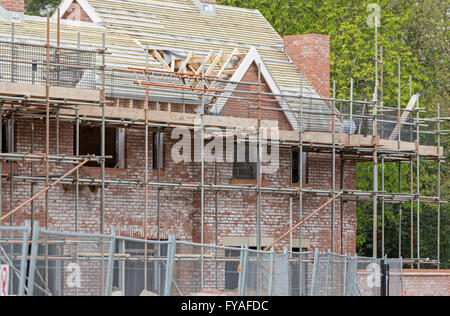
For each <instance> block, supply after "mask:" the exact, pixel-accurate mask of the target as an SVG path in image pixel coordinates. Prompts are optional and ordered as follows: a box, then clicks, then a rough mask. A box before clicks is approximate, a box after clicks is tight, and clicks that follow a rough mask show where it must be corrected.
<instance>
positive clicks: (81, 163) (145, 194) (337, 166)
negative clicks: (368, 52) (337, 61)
mask: <svg viewBox="0 0 450 316" xmlns="http://www.w3.org/2000/svg"><path fill="white" fill-rule="evenodd" d="M0 5H2V6H1V7H0V52H1V55H0V58H1V59H0V73H1V77H0V99H1V103H0V111H1V114H2V120H1V132H2V145H1V146H2V151H1V152H2V154H1V159H2V164H1V174H2V181H1V194H2V197H1V199H0V201H1V208H0V209H1V212H2V213H1V216H2V217H1V221H2V225H5V224H6V225H11V226H13V225H23V223H24V222H25V221H26V220H30V221H31V222H32V223H33V222H34V221H39V223H40V224H41V226H42V227H44V228H46V229H51V230H55V231H62V232H84V233H102V234H103V233H106V234H108V233H110V232H111V231H112V230H114V231H115V232H116V233H117V234H118V235H120V236H123V237H132V238H137V239H145V240H156V241H161V240H162V241H166V240H168V239H169V236H175V237H176V238H177V240H180V241H187V242H194V243H200V244H214V245H220V246H226V247H240V246H241V245H244V244H245V245H248V246H249V247H251V248H254V249H256V250H263V249H266V248H267V249H268V248H273V247H274V249H275V250H276V251H278V252H281V251H282V249H283V248H285V247H286V246H287V247H288V248H289V251H313V250H315V249H319V250H320V251H329V250H330V251H331V252H333V253H338V254H350V255H354V254H355V253H356V230H357V220H356V203H358V202H371V203H372V204H373V209H374V217H376V216H377V214H378V212H379V205H380V204H381V202H382V203H383V204H384V203H395V204H398V205H399V209H400V213H399V216H401V205H402V204H406V203H407V204H409V203H411V205H413V204H414V205H415V206H416V205H417V208H418V209H419V208H420V203H437V204H438V205H439V207H440V205H441V203H444V202H443V201H441V199H440V197H439V195H437V196H434V197H424V196H421V194H420V191H413V189H411V191H410V192H404V193H399V192H396V193H389V192H385V191H384V189H382V186H381V185H380V184H379V183H378V177H374V178H375V179H374V188H373V190H371V191H370V192H362V191H359V190H357V188H356V172H357V170H356V165H357V163H358V162H364V161H370V162H372V163H373V166H374V167H373V169H374V174H375V175H378V174H379V173H381V164H382V163H383V167H384V164H385V163H400V162H401V163H409V164H410V165H411V177H413V181H416V180H417V181H419V176H420V175H419V171H418V173H417V175H416V174H413V164H416V169H415V170H419V166H420V160H426V161H432V162H435V163H437V164H440V163H441V160H442V159H443V148H442V147H440V140H437V141H436V143H434V144H433V145H432V146H429V144H428V145H427V144H421V143H420V141H419V140H420V137H419V127H418V126H419V123H421V122H422V121H421V119H420V116H419V112H420V111H419V96H418V95H411V101H410V102H409V104H407V105H401V104H399V107H398V108H387V107H383V108H381V105H382V100H381V101H380V100H379V99H378V97H379V90H380V87H379V86H378V83H377V82H378V81H377V80H375V81H374V82H375V84H374V86H375V91H376V92H375V97H373V100H371V101H357V100H354V98H353V95H351V98H350V99H349V100H340V99H336V97H335V96H336V87H334V88H333V89H330V87H331V86H333V85H332V84H331V83H330V38H329V36H326V35H319V34H307V35H292V36H286V37H284V38H282V37H280V36H279V34H278V33H277V32H276V31H275V30H274V29H273V28H272V26H271V25H270V24H269V23H268V22H267V21H266V19H265V18H264V17H263V16H262V15H261V13H260V12H259V11H257V10H248V9H240V8H233V7H226V6H220V5H216V3H215V1H214V0H213V1H211V0H208V1H207V0H168V1H150V0H148V1H147V0H146V1H144V0H140V1H139V0H129V1H125V0H98V1H97V0H64V1H62V3H61V4H60V6H59V7H58V10H57V11H56V12H55V13H54V14H53V16H52V17H51V18H49V19H47V18H42V17H35V16H27V15H24V13H23V11H24V0H16V1H13V0H11V1H0ZM376 64H377V65H376V68H377V69H378V67H379V65H380V64H379V61H377V62H376ZM377 75H378V70H377ZM352 87H353V83H352ZM352 91H353V90H352ZM368 99H372V96H370V97H368ZM380 104H381V105H380ZM389 111H390V112H389ZM379 113H383V114H384V115H380V114H379ZM386 113H387V114H386ZM438 114H439V113H438ZM436 122H438V124H439V122H440V120H439V119H437V120H436ZM177 128H183V129H185V130H188V131H189V132H190V133H191V132H192V135H199V137H200V145H201V146H200V147H199V146H195V144H194V141H193V143H192V145H193V146H192V148H193V149H194V152H193V153H192V154H189V156H190V158H193V156H196V157H200V159H196V160H195V159H194V161H193V162H191V161H182V162H175V161H174V160H173V159H172V154H173V150H174V146H175V144H176V143H177V142H178V141H179V140H180V139H179V138H177V137H174V133H173V131H174V129H177ZM264 128H269V129H276V130H278V136H279V137H276V138H275V137H274V136H273V135H272V134H264V133H263V132H262V131H263V129H264ZM437 130H438V133H436V135H438V136H437V138H439V128H438V129H437ZM217 135H219V138H222V139H223V141H224V144H223V145H222V147H223V148H222V149H224V148H225V147H226V148H225V149H230V148H232V149H233V150H232V152H237V147H238V146H240V145H242V144H243V145H242V147H241V148H244V153H245V157H246V160H244V161H236V160H233V159H231V161H230V160H228V159H226V158H227V157H225V155H227V154H229V151H226V150H224V152H226V153H225V154H223V155H222V159H219V160H218V161H213V162H211V161H208V159H207V154H208V153H207V152H206V151H205V148H206V147H207V145H206V147H203V146H202V144H208V143H209V142H210V141H211V139H212V137H213V136H215V137H217ZM242 135H244V137H243V139H241V137H240V136H242ZM245 135H246V137H245ZM178 136H180V135H178ZM193 138H194V137H193ZM230 142H231V144H232V145H231V146H228V147H227V146H226V145H225V143H227V144H229V143H230ZM268 143H269V147H270V148H274V147H275V146H277V148H278V147H279V167H278V168H276V169H275V170H274V171H273V172H264V171H263V170H264V169H265V167H267V163H266V162H264V161H262V160H263V159H262V158H263V157H262V155H261V148H262V147H263V145H265V146H266V147H267V144H268ZM218 150H219V149H218V147H216V148H215V149H214V153H215V154H217V152H218ZM231 155H232V158H234V157H235V156H234V153H233V154H231ZM251 157H253V158H254V159H253V160H252V159H251ZM383 184H384V179H383ZM46 188H47V189H48V190H46ZM302 221H303V222H302ZM299 222H300V223H301V224H300V225H298V226H297V225H295V224H297V223H299ZM418 225H419V224H418ZM293 227H295V229H291V228H293ZM419 228H420V226H418V227H417V231H418V233H417V238H418V239H420V229H419ZM407 229H409V228H407ZM378 231H379V230H378V228H377V227H376V225H374V241H375V242H374V249H375V251H374V257H376V256H377V255H381V254H377V251H376V249H377V244H376V243H377V240H378V238H377V233H378ZM286 232H289V234H286ZM280 237H283V238H280ZM411 242H412V243H413V242H414V241H413V240H412V241H411ZM383 247H384V245H383ZM438 249H439V237H438ZM383 250H384V249H383ZM412 251H413V250H412V249H411V255H410V257H411V259H413V258H416V259H417V260H420V249H416V251H417V253H413V252H412ZM408 256H409V254H408ZM417 262H418V261H417ZM436 262H437V263H439V250H438V251H437V258H436ZM446 275H447V276H448V274H446ZM431 277H432V276H431ZM439 277H442V275H439ZM444 277H446V276H445V275H444ZM447 280H448V279H447ZM53 281H54V280H53ZM225 282H226V281H225ZM444 283H445V282H444ZM418 293H420V291H418ZM447 293H448V292H447Z"/></svg>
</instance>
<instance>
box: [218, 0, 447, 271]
mask: <svg viewBox="0 0 450 316" xmlns="http://www.w3.org/2000/svg"><path fill="white" fill-rule="evenodd" d="M372 2H374V1H372V0H370V1H351V0H342V1H335V0H324V1H313V0H301V1H294V2H293V1H289V0H277V1H271V0H218V3H221V4H227V5H233V6H238V7H245V8H252V9H259V10H260V11H261V13H262V14H263V15H264V16H265V17H266V19H267V20H268V21H269V22H270V23H271V24H272V26H274V28H275V29H276V30H277V31H278V32H279V34H280V35H282V36H284V35H292V34H306V33H321V34H328V35H330V36H331V77H332V79H333V80H335V81H336V83H337V87H338V90H339V93H338V97H340V98H348V97H349V82H350V78H354V79H355V98H356V99H360V100H361V99H365V98H368V99H372V93H373V91H374V73H375V69H374V68H375V67H374V29H373V28H371V27H369V25H367V18H368V17H369V15H370V13H371V12H370V11H367V8H368V5H369V4H370V3H372ZM377 3H378V4H379V5H380V6H381V14H382V16H381V26H380V29H379V31H380V34H379V45H380V47H383V55H384V58H383V59H384V63H383V66H384V67H383V68H384V99H383V101H384V105H386V106H393V107H396V106H397V86H398V82H397V81H398V79H397V68H398V60H399V59H401V66H402V76H401V86H402V99H401V104H402V105H403V106H405V104H406V103H407V102H408V99H409V75H411V76H412V81H413V86H412V89H413V91H414V93H417V92H419V93H420V94H421V105H422V106H425V108H426V109H427V110H428V111H429V112H430V114H429V116H430V117H435V116H436V114H437V113H436V105H437V103H440V104H441V116H447V117H448V116H450V107H449V106H448V104H449V101H450V100H449V92H450V86H449V85H450V78H449V72H448V69H449V68H450V67H449V66H450V65H449V50H450V49H449V48H450V43H449V38H448V37H449V32H448V28H449V24H448V16H449V12H450V9H449V1H448V0H436V1H427V0H417V1H406V0H379V1H377ZM435 127H436V126H435V125H434V126H430V127H429V129H431V130H433V129H436V128H435ZM441 129H443V130H448V129H449V124H448V122H447V123H442V127H441ZM425 138H426V137H422V141H426V140H427V139H425ZM433 140H435V138H434V137H433ZM433 145H435V143H434V144H433ZM442 145H443V146H444V148H445V150H446V156H448V154H449V148H450V146H449V145H450V144H449V137H444V136H443V137H442ZM420 168H421V169H420V170H421V183H420V185H421V193H422V194H423V195H427V194H428V195H430V196H435V195H436V178H437V170H436V164H421V166H420ZM415 170H416V169H415V167H414V169H413V172H414V174H415ZM380 173H381V172H380ZM441 174H442V176H443V178H442V199H443V200H447V201H448V200H449V199H450V190H449V187H450V177H449V174H450V168H449V163H443V164H442V173H441ZM385 176H386V183H387V184H390V186H391V187H390V188H386V190H390V192H396V190H398V188H397V187H398V180H397V179H398V166H397V164H387V165H386V166H385ZM401 179H402V192H409V189H410V188H409V166H407V165H404V166H402V167H401ZM357 182H358V189H361V190H366V191H371V190H372V165H371V164H370V163H369V164H359V165H358V179H357ZM379 182H380V183H381V178H380V179H379ZM413 189H414V192H415V190H416V187H415V183H414V187H413ZM416 207H417V205H416V204H414V205H413V210H412V212H413V215H414V216H413V220H414V221H415V223H416V221H417V218H416ZM420 209H421V213H420V217H421V218H420V219H421V254H422V255H421V256H423V257H430V258H436V239H437V231H436V230H437V228H436V227H437V226H436V221H437V216H436V215H437V213H436V211H437V208H436V205H429V204H421V208H420ZM402 211H403V216H402V225H403V227H404V228H405V227H407V228H409V226H410V216H409V215H410V212H411V206H410V205H409V203H407V204H404V205H402ZM441 212H442V217H441V221H442V222H441V226H442V227H441V251H442V260H441V262H442V265H441V267H443V268H445V267H446V268H449V267H450V222H449V221H450V210H449V207H448V206H445V205H443V206H442V210H441ZM379 214H381V206H380V209H379ZM357 217H358V234H357V248H358V253H359V254H361V255H369V256H371V255H372V225H373V223H372V220H373V219H372V205H371V204H370V203H359V204H358V209H357ZM381 220H382V219H381V216H379V217H378V227H380V231H379V234H378V235H379V237H380V238H381ZM398 224H399V216H398V206H397V205H389V204H386V205H385V233H386V249H387V250H388V253H387V254H388V255H389V256H392V257H397V256H398ZM407 228H405V229H404V231H403V232H402V245H403V247H402V248H403V253H402V254H403V255H404V257H408V256H410V252H409V250H410V249H409V244H410V243H409V240H410V231H409V229H407ZM415 229H417V227H415ZM413 234H414V238H415V239H416V237H415V236H416V230H414V231H413ZM415 242H417V240H415ZM378 245H380V247H381V240H379V241H378ZM415 247H417V245H415ZM379 253H380V251H379Z"/></svg>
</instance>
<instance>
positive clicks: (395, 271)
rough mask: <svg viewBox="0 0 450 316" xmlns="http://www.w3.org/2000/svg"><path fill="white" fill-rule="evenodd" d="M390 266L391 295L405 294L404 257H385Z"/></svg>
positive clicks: (389, 282)
mask: <svg viewBox="0 0 450 316" xmlns="http://www.w3.org/2000/svg"><path fill="white" fill-rule="evenodd" d="M385 263H386V264H387V265H388V266H389V279H388V280H389V281H388V286H389V291H388V293H389V296H403V263H402V259H385Z"/></svg>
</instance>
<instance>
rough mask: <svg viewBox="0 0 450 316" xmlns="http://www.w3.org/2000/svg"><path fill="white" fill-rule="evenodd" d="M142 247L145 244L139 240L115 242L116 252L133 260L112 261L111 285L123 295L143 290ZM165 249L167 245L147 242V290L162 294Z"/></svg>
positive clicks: (138, 292) (164, 276) (137, 294)
mask: <svg viewBox="0 0 450 316" xmlns="http://www.w3.org/2000/svg"><path fill="white" fill-rule="evenodd" d="M144 247H145V244H144V243H140V242H133V241H118V242H117V243H116V253H118V254H119V253H120V254H123V255H129V256H130V258H133V260H125V261H124V260H117V261H115V263H114V283H113V287H114V288H115V290H119V291H121V292H122V293H123V295H125V296H139V295H140V294H141V293H142V291H143V290H144V286H145V282H144V281H145V263H144V258H145V248H144ZM167 251H168V245H157V244H148V247H147V253H148V257H149V258H151V259H150V260H149V262H148V264H147V290H148V291H150V292H153V293H155V294H157V295H163V294H164V284H165V280H166V258H167ZM136 258H138V259H137V260H136ZM159 259H161V260H159Z"/></svg>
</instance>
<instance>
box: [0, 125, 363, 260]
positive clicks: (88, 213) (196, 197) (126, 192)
mask: <svg viewBox="0 0 450 316" xmlns="http://www.w3.org/2000/svg"><path fill="white" fill-rule="evenodd" d="M170 136H171V135H170V134H168V135H166V138H165V146H166V148H165V153H166V157H165V161H166V166H165V170H164V171H163V172H162V176H161V180H162V181H167V182H169V181H170V182H183V183H186V182H188V183H189V182H197V183H198V182H200V170H201V165H200V163H180V164H175V163H174V162H172V161H171V159H170V151H171V146H172V144H173V143H174V141H173V140H171V139H170ZM15 139H16V150H17V151H18V152H30V123H29V122H17V124H16V137H15ZM50 139H51V146H50V149H51V152H52V153H54V152H55V148H56V144H55V139H56V134H55V125H54V124H52V126H51V133H50ZM144 140H145V135H144V133H143V132H142V130H132V129H128V130H127V132H126V150H127V169H122V170H111V169H107V172H106V178H112V179H117V178H123V179H128V178H130V179H142V177H143V170H144V155H145V152H144V146H145V144H144V143H145V142H144ZM34 142H35V150H34V152H35V153H37V152H43V151H44V150H45V126H44V123H36V129H35V139H34ZM149 142H150V146H149V148H150V153H149V154H150V155H149V157H150V166H152V161H151V159H152V144H151V142H152V137H151V135H150V137H149ZM72 148H73V129H72V126H71V125H69V124H61V131H60V152H61V154H67V155H72V154H73V149H72ZM308 159H309V164H308V165H309V168H308V178H309V179H310V183H311V184H313V185H314V187H317V188H322V189H324V188H329V187H330V186H331V183H330V179H331V175H330V170H331V166H330V165H331V156H330V155H326V154H313V153H311V154H308ZM217 165H218V179H219V184H232V183H233V179H232V178H233V177H232V174H233V166H232V163H218V164H217ZM8 166H9V164H5V163H4V164H3V174H9V171H8V170H9V167H8ZM71 167H72V166H68V165H56V164H51V171H50V175H51V176H55V177H58V176H61V175H62V174H64V172H66V171H68V170H69V169H70V168H71ZM290 168H291V165H290V150H289V149H286V148H285V149H283V148H282V149H281V150H280V168H279V170H278V171H277V172H276V173H274V174H270V175H264V177H263V182H268V183H269V184H270V185H271V186H275V187H277V186H279V187H289V186H290V173H291V171H290ZM14 170H15V174H16V175H30V163H18V164H17V165H14ZM205 170H206V172H205V179H206V180H205V181H206V183H213V182H214V177H215V168H214V164H212V163H206V164H205ZM339 170H340V164H339V163H337V171H336V174H337V183H339V182H340V179H339V174H340V172H339ZM98 174H99V169H98V168H92V167H90V168H87V167H86V168H82V170H81V172H80V176H81V177H90V176H95V175H97V177H98ZM35 175H37V176H44V175H45V169H44V164H43V163H36V164H35ZM355 175H356V166H355V165H354V164H353V163H350V162H348V163H347V164H346V166H345V177H346V178H345V183H346V187H347V188H354V186H355V178H356V177H355ZM150 180H151V181H153V182H156V181H157V175H156V173H154V172H150ZM42 189H43V185H42V184H37V185H36V186H35V192H38V191H39V190H42ZM2 190H3V191H2V194H3V214H5V213H6V212H7V211H8V210H10V209H12V208H13V207H14V206H17V205H19V204H20V203H21V202H23V201H24V200H26V199H27V198H28V197H29V196H30V194H31V193H30V184H29V183H23V182H16V183H14V191H13V193H14V195H13V203H12V204H11V202H10V194H9V193H10V187H9V182H8V181H3V188H2ZM289 200H290V198H289V196H286V195H281V194H269V193H268V194H263V198H262V236H263V237H271V238H274V237H278V236H280V235H281V234H282V233H284V232H285V231H287V230H288V229H289V228H290V227H289V221H288V219H289ZM44 201H45V199H44V197H40V198H39V199H37V200H36V201H35V214H36V219H37V220H40V221H41V223H43V222H44ZM105 201H106V202H105V223H106V231H107V232H109V231H110V229H111V228H116V229H117V231H118V233H119V234H121V235H124V236H134V237H143V235H144V232H143V222H144V217H143V214H144V188H143V187H139V186H130V187H127V186H122V187H118V186H107V188H106V190H105ZM325 201H326V198H315V197H312V196H308V195H305V196H304V202H303V204H304V212H303V216H306V215H308V214H309V213H310V212H312V211H314V210H315V209H316V208H318V207H319V206H320V205H322V204H323V203H324V202H325ZM336 204H337V207H336V209H337V211H336V244H335V245H336V249H340V241H339V238H340V227H341V225H340V203H336ZM74 210H75V189H74V187H64V186H61V185H60V186H56V187H55V188H52V189H51V190H50V193H49V228H50V229H55V230H63V231H74V227H75V211H74ZM160 210H161V214H160V216H161V238H162V239H167V238H168V236H169V235H171V234H173V235H176V236H177V238H179V239H181V240H189V241H196V242H198V241H200V222H201V216H200V192H199V191H190V190H180V189H176V188H174V189H161V191H160ZM293 210H294V211H293V221H294V223H297V222H298V221H299V216H298V213H299V212H298V197H294V198H293ZM330 214H331V208H330V207H328V208H326V209H324V210H323V211H322V212H321V213H320V214H319V215H317V216H315V217H314V218H312V219H311V220H310V221H309V222H307V223H306V224H305V226H304V228H303V231H304V235H303V237H304V238H306V239H310V240H311V243H312V248H320V249H321V250H328V249H329V248H330V246H331V244H330V227H331V221H330V216H331V215H330ZM29 218H30V206H27V207H25V208H24V209H23V210H21V211H20V212H18V213H17V214H16V215H15V222H16V224H21V223H23V221H24V220H25V219H29ZM343 218H344V222H343V227H344V230H345V231H344V252H349V253H352V254H353V253H355V235H356V208H355V205H354V204H353V203H350V204H349V205H348V206H347V207H346V209H345V212H344V215H343ZM79 223H80V231H83V232H98V231H99V228H100V191H99V190H98V191H92V190H90V187H88V186H81V188H80V198H79ZM156 223H157V189H156V188H154V187H151V188H150V197H149V216H148V227H149V233H150V236H151V238H153V239H154V238H156V237H157V225H156ZM204 225H205V226H204V228H205V234H206V236H205V242H206V243H214V242H215V194H214V193H213V192H208V191H206V194H205V221H204ZM218 235H219V242H221V240H222V237H247V236H256V193H255V192H245V191H244V192H240V191H239V192H219V193H218ZM293 237H294V238H298V231H296V232H294V236H293ZM287 243H288V240H285V241H283V243H282V244H280V245H279V247H278V249H281V248H282V247H283V246H284V245H286V244H287Z"/></svg>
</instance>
